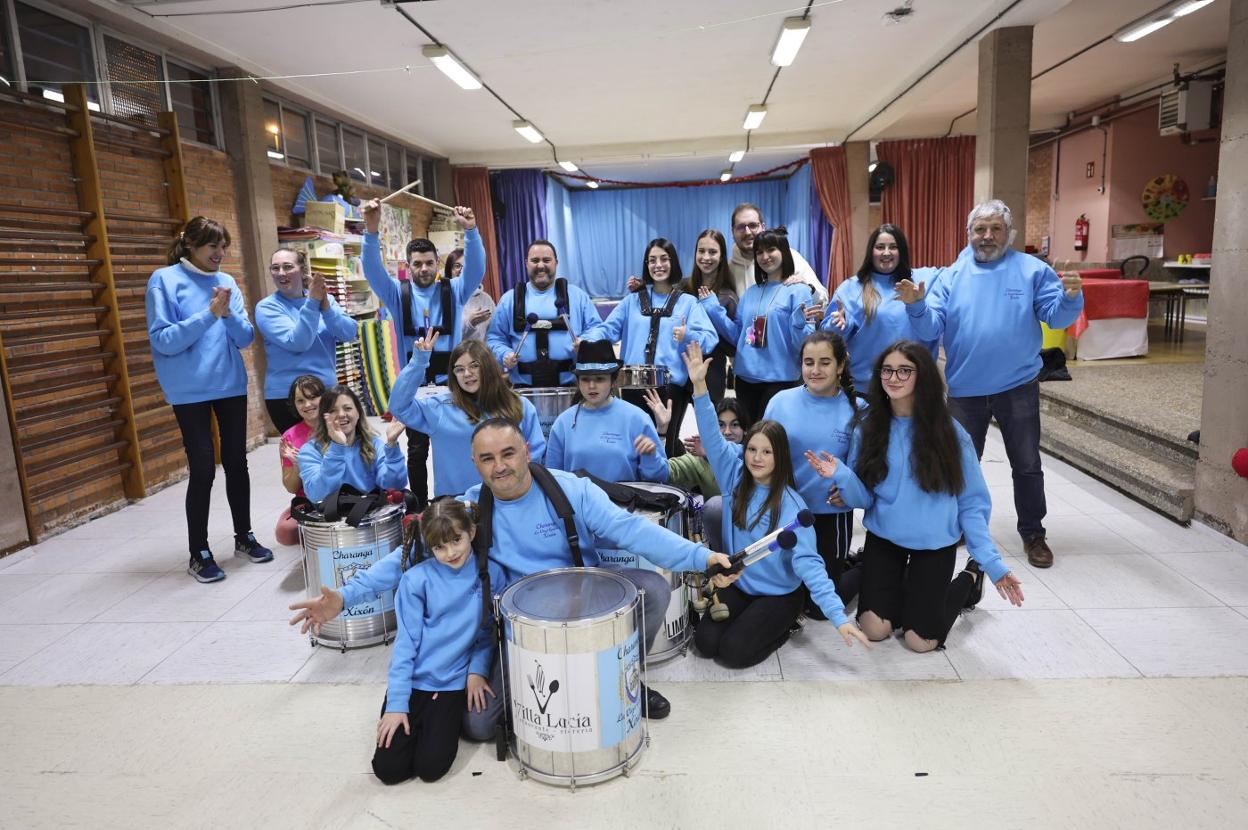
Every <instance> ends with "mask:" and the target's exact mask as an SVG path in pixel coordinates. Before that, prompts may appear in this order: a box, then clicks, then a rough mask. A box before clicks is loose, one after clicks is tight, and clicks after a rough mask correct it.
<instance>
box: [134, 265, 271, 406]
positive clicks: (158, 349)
mask: <svg viewBox="0 0 1248 830" xmlns="http://www.w3.org/2000/svg"><path fill="white" fill-rule="evenodd" d="M218 286H219V287H221V288H229V289H230V290H231V291H232V292H233V293H231V294H230V313H229V316H227V317H220V318H218V317H216V316H214V315H213V313H212V312H211V311H209V310H208V304H209V303H210V302H212V289H213V288H216V287H218ZM144 301H145V304H146V306H147V336H148V339H149V340H150V341H151V344H152V364H153V365H154V366H155V368H156V379H157V380H158V381H160V389H161V391H162V392H164V394H165V400H167V401H168V402H169V403H171V404H174V405H177V404H183V403H200V402H202V401H215V400H219V399H221V398H233V397H237V396H239V395H246V394H247V370H246V369H245V368H244V366H243V357H242V355H241V354H239V350H240V349H245V348H247V347H248V346H250V345H251V341H252V340H253V339H254V338H255V331H254V330H253V329H252V327H251V321H250V320H249V319H248V318H247V306H246V305H245V304H244V303H243V294H242V292H241V291H239V290H238V285H237V284H236V283H235V282H234V278H233V277H231V276H230V275H229V274H226V273H223V272H221V271H217V272H215V273H211V274H209V273H206V272H204V271H200V270H199V269H197V268H193V267H190V266H188V265H186V264H185V263H178V264H177V265H170V266H168V267H166V268H160V269H157V270H156V271H155V273H153V274H152V276H151V278H150V279H149V280H148V281H147V294H146V296H145V298H144Z"/></svg>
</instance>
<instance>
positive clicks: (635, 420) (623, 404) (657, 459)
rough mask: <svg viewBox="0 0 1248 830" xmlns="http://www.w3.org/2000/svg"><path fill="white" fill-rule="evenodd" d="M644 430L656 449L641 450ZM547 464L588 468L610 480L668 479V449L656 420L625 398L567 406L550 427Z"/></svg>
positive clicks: (547, 443) (564, 467)
mask: <svg viewBox="0 0 1248 830" xmlns="http://www.w3.org/2000/svg"><path fill="white" fill-rule="evenodd" d="M638 435H644V436H646V437H647V438H649V439H650V440H651V441H653V442H654V445H655V448H656V449H655V451H654V452H652V453H650V454H649V455H639V454H638V453H637V450H636V449H635V448H634V447H633V440H634V439H635V438H636V437H637V436H638ZM544 463H545V464H546V466H547V467H550V468H552V469H555V470H567V471H568V472H574V471H576V470H585V471H587V472H589V473H592V474H593V475H596V476H598V478H601V479H603V480H604V481H667V453H666V452H664V451H663V441H662V439H660V438H659V434H658V432H656V431H655V429H654V422H652V421H651V420H650V416H648V415H647V414H646V413H644V412H642V411H641V409H640V408H639V407H637V406H634V405H633V404H631V403H629V402H628V401H625V400H620V399H619V398H614V397H613V398H610V399H608V400H607V403H606V405H605V406H603V407H602V408H601V409H590V408H589V407H587V406H583V405H581V404H577V405H576V406H574V407H572V408H571V409H565V410H564V411H563V412H562V413H560V415H559V417H558V418H556V419H555V423H554V426H552V427H551V428H550V438H549V439H548V440H547V442H546V461H545V462H544Z"/></svg>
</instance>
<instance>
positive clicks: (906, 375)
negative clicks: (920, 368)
mask: <svg viewBox="0 0 1248 830" xmlns="http://www.w3.org/2000/svg"><path fill="white" fill-rule="evenodd" d="M914 372H915V368H914V367H913V366H898V367H897V368H896V369H894V368H893V367H892V366H881V367H880V377H882V378H883V379H884V380H888V379H889V378H891V377H892V376H893V375H896V376H897V380H899V381H901V382H902V383H905V382H906V381H908V380H910V378H912V377H914Z"/></svg>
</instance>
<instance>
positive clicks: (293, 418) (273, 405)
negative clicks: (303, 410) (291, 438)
mask: <svg viewBox="0 0 1248 830" xmlns="http://www.w3.org/2000/svg"><path fill="white" fill-rule="evenodd" d="M264 408H265V409H267V410H268V411H269V420H271V421H272V422H273V426H275V427H277V434H278V435H281V434H283V433H284V432H286V430H288V429H290V428H291V427H293V426H294V425H295V424H297V423H299V421H301V420H302V418H300V417H299V416H298V415H296V414H295V413H293V412H291V411H290V403H289V402H288V401H287V400H286V399H285V398H265V399H264Z"/></svg>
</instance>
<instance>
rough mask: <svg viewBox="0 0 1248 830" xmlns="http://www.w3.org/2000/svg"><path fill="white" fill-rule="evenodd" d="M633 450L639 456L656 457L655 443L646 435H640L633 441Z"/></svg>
mask: <svg viewBox="0 0 1248 830" xmlns="http://www.w3.org/2000/svg"><path fill="white" fill-rule="evenodd" d="M633 449H635V450H637V454H638V455H654V450H655V443H654V442H653V441H651V440H650V439H649V438H647V437H646V436H644V435H638V436H637V437H636V438H634V439H633Z"/></svg>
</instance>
